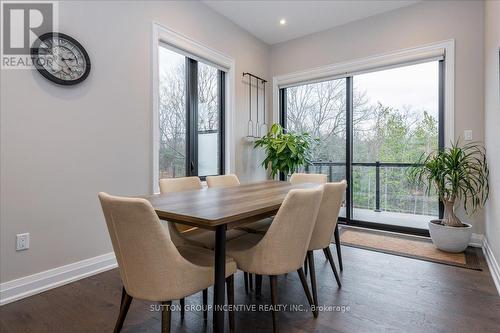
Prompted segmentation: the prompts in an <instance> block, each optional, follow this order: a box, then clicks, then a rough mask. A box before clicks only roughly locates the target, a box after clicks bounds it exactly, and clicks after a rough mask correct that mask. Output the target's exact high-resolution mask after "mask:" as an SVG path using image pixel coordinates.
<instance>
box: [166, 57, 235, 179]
mask: <svg viewBox="0 0 500 333" xmlns="http://www.w3.org/2000/svg"><path fill="white" fill-rule="evenodd" d="M172 52H176V51H175V50H172ZM179 54H182V53H179ZM184 57H185V89H186V96H185V97H186V101H185V103H186V110H185V111H186V154H185V156H186V158H185V159H186V161H185V171H186V172H185V176H186V177H190V176H198V177H199V178H200V179H201V180H202V181H205V180H206V177H207V176H212V175H204V176H199V175H198V63H199V61H198V60H195V59H193V58H190V57H189V56H185V55H184ZM206 64H207V65H209V66H213V65H211V64H209V63H206ZM217 90H218V91H217V95H218V100H217V105H218V108H219V129H218V133H219V160H218V173H217V174H214V175H213V176H216V175H223V174H224V173H225V160H226V159H225V104H226V73H225V72H224V71H222V70H220V69H217Z"/></svg>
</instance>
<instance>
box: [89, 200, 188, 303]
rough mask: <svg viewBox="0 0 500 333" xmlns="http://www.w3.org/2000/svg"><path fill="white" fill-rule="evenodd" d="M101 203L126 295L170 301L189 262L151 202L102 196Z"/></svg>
mask: <svg viewBox="0 0 500 333" xmlns="http://www.w3.org/2000/svg"><path fill="white" fill-rule="evenodd" d="M99 200H100V201H101V206H102V210H103V213H104V217H105V219H106V224H107V226H108V231H109V235H110V237H111V242H112V244H113V249H114V251H115V255H116V260H117V261H118V267H119V270H120V275H121V278H122V281H123V285H124V287H125V289H126V290H127V293H128V294H129V295H131V296H132V297H136V298H140V299H145V300H151V301H159V300H161V299H158V298H159V297H163V298H165V297H168V295H167V294H168V289H169V288H170V289H172V288H175V286H176V285H178V283H176V281H178V280H179V276H178V275H179V271H178V269H180V268H181V267H182V264H183V262H186V261H185V260H184V259H183V257H182V256H181V255H180V253H179V252H178V250H177V248H176V247H175V245H174V244H173V243H172V241H171V239H170V235H169V233H168V231H167V229H166V228H164V227H163V226H162V225H161V224H160V220H159V219H158V216H157V215H156V213H155V211H154V209H153V207H152V206H151V204H150V203H149V201H147V200H145V199H140V198H123V197H115V196H111V195H108V194H106V193H102V192H101V193H99ZM176 264H177V265H176ZM176 266H177V267H176ZM175 292H176V291H173V293H174V294H175Z"/></svg>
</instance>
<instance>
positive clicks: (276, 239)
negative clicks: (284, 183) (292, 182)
mask: <svg viewBox="0 0 500 333" xmlns="http://www.w3.org/2000/svg"><path fill="white" fill-rule="evenodd" d="M322 194H323V189H322V188H321V187H319V188H316V189H306V190H303V189H300V190H299V189H296V190H291V191H290V192H289V193H288V195H287V196H286V198H285V200H284V201H283V204H282V205H281V207H280V209H279V211H278V213H277V214H276V216H275V217H274V220H273V223H271V226H270V227H269V230H268V231H267V232H266V234H265V235H264V237H263V238H262V240H261V241H260V242H259V243H258V244H257V245H256V248H255V251H256V252H255V259H254V260H255V267H256V270H255V271H256V273H257V274H259V271H260V272H261V273H262V274H266V275H280V274H285V273H289V272H293V271H295V270H297V269H299V268H300V267H301V266H302V265H303V264H304V258H305V256H306V253H307V249H308V246H309V242H310V240H311V235H312V231H313V228H314V222H315V221H316V218H317V215H318V211H319V205H320V203H321V196H322Z"/></svg>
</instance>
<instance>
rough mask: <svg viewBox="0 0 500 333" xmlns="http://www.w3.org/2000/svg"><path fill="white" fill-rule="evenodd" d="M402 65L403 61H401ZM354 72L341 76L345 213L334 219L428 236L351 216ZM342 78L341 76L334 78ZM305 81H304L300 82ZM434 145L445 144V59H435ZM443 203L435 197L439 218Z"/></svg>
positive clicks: (282, 101) (282, 98)
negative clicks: (344, 155)
mask: <svg viewBox="0 0 500 333" xmlns="http://www.w3.org/2000/svg"><path fill="white" fill-rule="evenodd" d="M401 66H402V67H403V66H405V65H404V64H402V65H401ZM384 69H385V68H380V70H384ZM354 76H355V74H351V75H349V76H345V77H344V79H345V80H346V133H347V135H346V160H345V166H346V168H345V173H346V181H347V189H346V207H345V208H346V209H345V217H343V216H342V217H341V216H339V218H338V221H339V223H341V224H346V225H351V226H358V227H365V228H371V229H378V230H386V231H393V232H400V233H406V234H413V235H419V236H426V237H429V236H430V234H429V231H428V230H426V229H417V228H411V227H404V226H396V225H390V224H380V223H374V222H368V221H361V220H356V219H353V218H352V216H353V215H352V198H353V193H352V192H353V191H352V186H350V185H351V184H352V169H353V159H352V158H353V142H352V140H353V136H354V135H353V126H352V119H353V97H354V96H353V91H354V86H353V81H354V80H353V78H354ZM337 79H342V78H337ZM304 84H307V83H304ZM286 89H287V88H280V89H279V91H278V100H279V122H280V125H281V126H282V127H283V128H284V129H285V131H286V128H287V127H286V120H287V115H286V104H287V99H286ZM438 89H439V92H438V149H439V150H443V149H444V147H445V123H444V122H445V116H444V112H445V96H444V95H445V60H443V59H442V60H438ZM279 179H280V180H286V176H285V175H284V174H283V173H280V175H279ZM443 212H444V207H443V204H442V202H441V201H439V218H443Z"/></svg>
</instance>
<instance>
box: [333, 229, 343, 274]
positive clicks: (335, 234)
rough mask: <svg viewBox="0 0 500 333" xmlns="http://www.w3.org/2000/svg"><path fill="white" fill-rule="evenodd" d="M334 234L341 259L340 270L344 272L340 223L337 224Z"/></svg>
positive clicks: (338, 255)
mask: <svg viewBox="0 0 500 333" xmlns="http://www.w3.org/2000/svg"><path fill="white" fill-rule="evenodd" d="M333 236H334V237H335V246H336V247H337V257H338V259H339V267H340V271H341V272H342V271H343V270H344V265H342V252H341V249H340V233H339V224H338V223H337V225H336V226H335V231H334V233H333Z"/></svg>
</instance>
